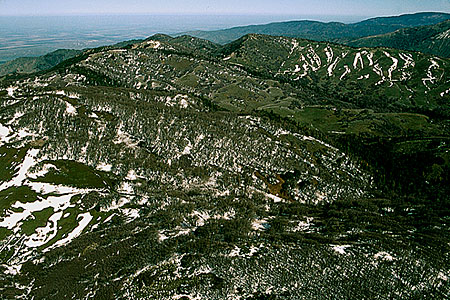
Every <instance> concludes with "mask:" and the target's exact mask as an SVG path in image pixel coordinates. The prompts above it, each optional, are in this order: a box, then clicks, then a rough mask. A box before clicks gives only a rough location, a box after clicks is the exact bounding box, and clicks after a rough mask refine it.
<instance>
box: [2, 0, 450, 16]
mask: <svg viewBox="0 0 450 300" xmlns="http://www.w3.org/2000/svg"><path fill="white" fill-rule="evenodd" d="M419 11H440V12H448V13H450V0H376V1H368V0H365V1H362V0H275V1H273V0H219V1H217V0H215V1H213V0H163V1H160V0H126V1H123V0H70V1H69V0H0V15H4V16H5V15H67V14H201V15H215V14H222V15H227V14H245V15H253V14H269V15H296V14H298V15H334V16H336V15H344V16H359V15H361V16H386V15H399V14H403V13H412V12H419Z"/></svg>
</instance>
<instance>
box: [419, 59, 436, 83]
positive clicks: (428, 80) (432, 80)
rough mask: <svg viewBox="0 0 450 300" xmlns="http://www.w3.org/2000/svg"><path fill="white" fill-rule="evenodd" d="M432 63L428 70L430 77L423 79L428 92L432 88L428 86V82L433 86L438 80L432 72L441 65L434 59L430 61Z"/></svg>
mask: <svg viewBox="0 0 450 300" xmlns="http://www.w3.org/2000/svg"><path fill="white" fill-rule="evenodd" d="M430 63H431V64H430V66H429V67H428V70H427V76H428V77H426V78H422V82H423V85H424V86H426V87H427V88H428V90H430V87H429V86H428V85H427V82H430V83H431V84H433V83H434V81H435V80H436V77H434V75H433V71H432V70H433V69H437V68H439V64H438V63H437V62H436V61H435V60H434V59H430Z"/></svg>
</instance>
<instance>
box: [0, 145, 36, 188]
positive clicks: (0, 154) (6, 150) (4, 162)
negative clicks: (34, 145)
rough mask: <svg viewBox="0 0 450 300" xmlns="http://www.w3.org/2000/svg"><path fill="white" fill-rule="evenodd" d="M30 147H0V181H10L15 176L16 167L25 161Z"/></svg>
mask: <svg viewBox="0 0 450 300" xmlns="http://www.w3.org/2000/svg"><path fill="white" fill-rule="evenodd" d="M28 149H29V148H28V147H24V148H19V149H16V148H10V147H7V146H2V147H0V181H9V180H11V179H12V178H13V176H14V173H15V172H14V171H15V169H16V167H17V166H18V165H19V164H20V163H21V162H22V161H23V159H24V157H25V155H26V154H27V151H28Z"/></svg>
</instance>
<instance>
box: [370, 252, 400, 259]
mask: <svg viewBox="0 0 450 300" xmlns="http://www.w3.org/2000/svg"><path fill="white" fill-rule="evenodd" d="M374 257H375V258H376V259H382V260H387V261H393V260H395V258H394V257H393V256H392V255H390V254H389V253H387V252H378V253H377V254H375V255H374Z"/></svg>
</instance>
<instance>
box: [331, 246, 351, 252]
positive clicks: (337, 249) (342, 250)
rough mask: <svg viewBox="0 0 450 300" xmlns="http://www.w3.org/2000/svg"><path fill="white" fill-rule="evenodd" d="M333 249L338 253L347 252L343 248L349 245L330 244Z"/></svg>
mask: <svg viewBox="0 0 450 300" xmlns="http://www.w3.org/2000/svg"><path fill="white" fill-rule="evenodd" d="M332 247H333V250H334V251H335V252H337V253H339V254H347V252H345V249H347V248H350V247H351V246H350V245H332Z"/></svg>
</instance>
